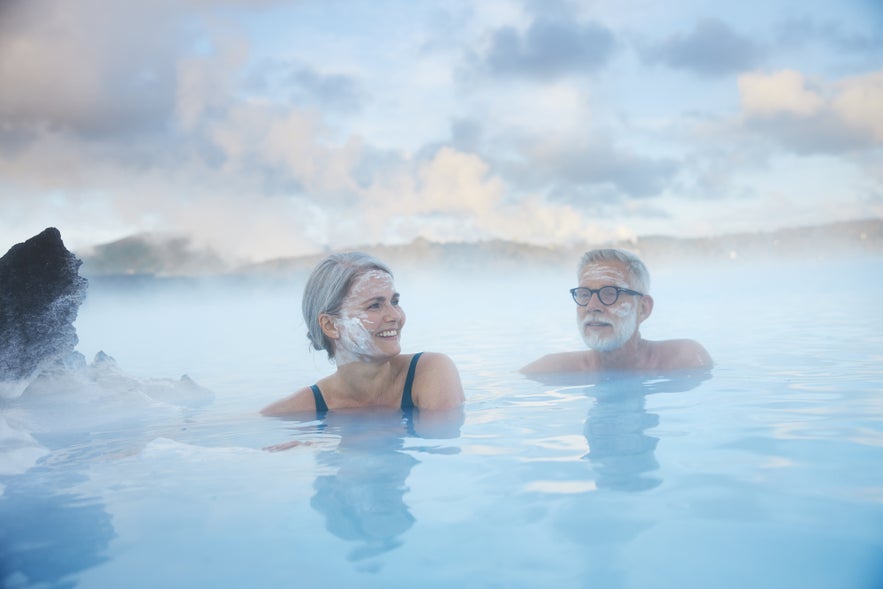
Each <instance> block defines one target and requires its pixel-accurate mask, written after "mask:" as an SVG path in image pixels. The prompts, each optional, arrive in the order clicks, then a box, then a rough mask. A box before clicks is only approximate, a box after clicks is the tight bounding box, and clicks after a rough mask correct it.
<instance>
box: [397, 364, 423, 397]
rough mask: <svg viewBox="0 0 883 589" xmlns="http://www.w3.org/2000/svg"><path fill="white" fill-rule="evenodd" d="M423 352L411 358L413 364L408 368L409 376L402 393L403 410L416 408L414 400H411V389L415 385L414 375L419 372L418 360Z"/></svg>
mask: <svg viewBox="0 0 883 589" xmlns="http://www.w3.org/2000/svg"><path fill="white" fill-rule="evenodd" d="M422 354H423V352H418V353H416V354H414V357H413V358H411V364H410V366H408V376H407V377H406V378H405V390H403V391H402V409H411V408H413V407H414V400H413V399H412V398H411V387H412V386H413V384H414V373H415V372H416V371H417V360H419V359H420V356H421V355H422Z"/></svg>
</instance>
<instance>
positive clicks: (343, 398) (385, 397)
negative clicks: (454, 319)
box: [262, 252, 464, 415]
mask: <svg viewBox="0 0 883 589" xmlns="http://www.w3.org/2000/svg"><path fill="white" fill-rule="evenodd" d="M302 306H303V315H304V321H306V324H307V327H308V332H307V337H308V338H309V340H310V343H311V345H312V347H313V348H314V349H316V350H326V351H327V353H328V357H329V359H332V360H333V361H334V363H335V364H336V365H337V370H336V371H335V373H334V374H332V375H331V376H327V377H325V378H323V379H321V380H320V381H319V382H317V383H316V384H315V385H312V386H309V387H304V388H302V389H301V390H299V391H297V392H296V393H294V394H293V395H291V396H289V397H287V398H285V399H282V400H280V401H277V402H275V403H272V404H271V405H269V406H267V407H265V408H264V409H263V410H262V413H263V414H264V415H287V414H292V413H302V412H307V411H316V412H319V413H322V412H324V411H328V410H331V411H334V410H338V409H356V408H361V407H380V408H382V407H386V408H399V407H400V408H402V409H408V408H411V407H416V408H419V409H449V408H452V407H457V406H459V405H461V404H462V403H463V400H464V396H463V386H462V385H461V383H460V375H459V373H458V372H457V368H456V367H455V366H454V363H453V362H452V361H451V359H450V358H448V357H447V356H445V355H444V354H436V353H432V352H425V353H423V352H421V353H419V354H402V353H401V352H402V350H401V334H402V327H403V326H404V324H405V312H404V311H403V310H402V308H401V307H400V306H399V293H397V292H396V291H395V287H394V285H393V276H392V272H391V271H390V269H389V268H388V267H387V266H386V265H385V264H383V263H382V262H380V261H379V260H377V259H376V258H373V257H372V256H369V255H367V254H363V253H358V252H353V253H343V254H334V255H331V256H329V257H327V258H326V259H324V260H323V261H322V262H320V263H319V265H318V266H316V268H315V269H314V270H313V272H312V274H310V278H309V280H307V284H306V287H305V288H304V298H303V305H302Z"/></svg>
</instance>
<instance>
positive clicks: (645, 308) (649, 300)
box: [638, 295, 653, 323]
mask: <svg viewBox="0 0 883 589" xmlns="http://www.w3.org/2000/svg"><path fill="white" fill-rule="evenodd" d="M652 312H653V297H651V296H650V295H644V296H642V297H640V299H639V301H638V323H641V322H643V321H644V319H646V318H647V317H649V316H650V313H652Z"/></svg>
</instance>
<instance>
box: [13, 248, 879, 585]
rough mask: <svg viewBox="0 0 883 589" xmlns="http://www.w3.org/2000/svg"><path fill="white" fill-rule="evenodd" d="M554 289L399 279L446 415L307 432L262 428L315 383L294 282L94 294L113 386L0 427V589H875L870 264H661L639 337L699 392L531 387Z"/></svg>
mask: <svg viewBox="0 0 883 589" xmlns="http://www.w3.org/2000/svg"><path fill="white" fill-rule="evenodd" d="M651 269H652V268H651ZM555 270H557V269H548V270H547V271H546V272H545V273H543V274H539V273H534V272H525V273H520V274H517V275H516V274H513V273H506V274H500V275H498V276H487V275H484V276H481V277H476V276H464V275H457V274H449V273H445V272H444V271H443V270H437V271H430V270H427V269H424V270H423V271H422V272H421V273H419V274H418V273H416V272H415V273H412V274H410V275H407V273H403V272H400V275H399V276H398V277H397V287H398V288H399V290H400V291H401V293H402V305H403V307H404V308H405V310H406V311H407V312H408V324H407V326H406V328H405V334H404V348H405V350H406V351H411V352H413V351H419V350H433V351H441V352H445V353H448V354H449V355H450V356H452V357H453V358H454V360H455V361H456V362H457V364H458V366H459V368H460V370H461V375H462V379H463V383H464V387H465V390H466V395H467V403H466V405H465V407H464V409H463V411H462V412H458V413H454V414H452V415H436V416H432V415H421V414H419V413H417V414H413V415H403V414H402V413H401V412H379V413H364V412H363V413H359V414H355V415H353V414H333V413H332V414H329V416H328V417H327V418H326V419H324V420H310V419H306V420H300V421H298V420H282V419H270V418H262V417H259V416H258V415H257V414H256V412H257V410H258V409H259V408H260V407H262V406H263V405H265V404H266V403H268V402H270V401H271V400H274V399H276V398H279V397H281V396H282V395H285V394H288V393H289V392H291V391H292V390H293V389H294V388H296V387H300V386H303V385H305V384H310V383H312V382H315V380H317V379H318V378H320V377H321V376H324V375H325V374H327V373H328V372H330V371H331V370H332V367H331V366H330V365H329V364H328V362H327V361H326V360H325V358H324V357H323V356H321V355H319V354H315V353H310V352H309V351H308V350H307V347H306V338H305V337H304V335H303V333H304V328H303V325H302V323H301V321H300V319H299V315H298V313H299V302H300V301H299V298H300V288H301V284H300V283H299V282H298V281H297V280H295V281H293V282H292V283H290V284H279V285H275V286H272V287H271V286H267V285H238V286H236V287H235V288H228V287H227V286H223V287H222V286H220V285H219V284H217V283H214V282H203V283H200V284H196V285H193V284H188V285H183V286H182V285H177V284H166V285H161V286H160V287H158V288H156V289H150V290H138V289H135V290H133V289H128V290H125V291H124V292H117V291H115V290H114V289H112V288H110V287H109V286H108V285H107V284H106V283H100V282H99V281H93V285H92V291H91V292H90V297H89V299H88V300H87V302H86V304H85V305H84V306H83V308H82V309H81V313H80V317H79V319H78V321H77V331H78V334H79V336H80V346H79V350H80V351H81V352H82V353H83V354H84V355H85V356H86V357H87V358H88V359H89V360H91V358H92V356H93V355H94V354H95V353H96V352H98V351H99V350H103V351H105V352H107V353H108V354H110V355H111V356H113V357H114V358H115V359H116V362H117V364H118V366H119V369H120V370H121V371H123V372H124V373H125V375H124V376H121V377H120V378H118V379H117V380H113V379H111V380H110V381H103V382H102V384H101V385H100V386H98V385H95V386H94V387H91V388H90V385H89V384H88V383H86V384H84V383H83V382H78V383H77V385H76V386H73V385H71V386H70V387H67V388H65V387H63V386H62V387H61V388H60V389H59V388H58V387H56V388H55V389H52V388H48V389H45V390H42V391H41V392H40V394H39V395H30V396H29V398H22V399H20V400H18V401H16V402H5V403H4V404H3V405H0V407H2V411H3V415H2V416H3V420H2V421H0V425H2V430H0V442H2V443H0V485H2V492H3V494H2V496H0V559H2V560H0V579H2V580H3V585H4V586H6V587H82V588H92V587H95V588H105V587H107V588H111V587H112V588H116V587H127V588H131V587H138V588H140V587H144V588H148V587H149V588H156V587H387V588H388V587H415V586H417V587H446V588H448V587H452V586H454V587H457V586H459V587H501V588H509V587H516V588H518V587H525V588H527V587H543V588H545V587H580V588H582V587H593V588H597V587H600V588H608V587H609V588H640V589H646V588H683V587H716V588H717V587H720V588H730V587H732V588H737V587H738V588H740V589H741V588H745V587H751V588H783V587H795V588H801V589H805V588H830V589H849V588H855V589H879V588H880V587H883V335H881V334H883V311H881V301H883V278H881V277H883V261H881V260H879V259H855V260H852V259H850V260H839V259H834V258H832V259H830V260H824V261H810V262H801V263H799V264H784V263H775V264H773V263H769V264H761V265H757V264H747V263H740V262H738V261H735V262H732V263H719V264H705V265H693V266H689V267H675V266H663V267H661V268H658V269H657V270H656V271H655V275H654V285H653V289H652V290H653V294H654V295H655V298H656V306H655V310H654V314H653V316H652V317H651V318H650V319H649V320H648V321H647V322H646V323H645V324H644V326H643V329H642V332H643V334H644V336H645V337H648V338H650V339H664V338H667V337H692V338H695V339H697V340H699V341H701V342H702V343H703V344H704V345H705V346H706V348H708V350H709V351H710V353H711V354H712V356H713V357H714V358H715V361H716V366H715V368H714V370H713V371H712V372H711V373H710V374H700V375H670V376H668V377H665V378H611V379H606V380H601V381H597V380H596V381H590V380H582V381H580V380H573V379H569V380H566V379H562V380H558V381H556V382H537V381H533V380H529V379H527V378H525V377H523V376H521V375H520V374H518V373H517V372H516V370H517V368H519V367H520V366H521V365H523V364H525V363H526V362H528V361H530V360H532V359H534V358H536V357H537V356H539V355H541V354H544V353H547V352H552V351H560V350H570V349H579V348H580V347H581V342H580V340H579V338H578V334H577V330H576V327H575V321H574V309H573V303H572V301H571V300H570V298H569V294H568V293H567V288H569V287H571V286H573V284H571V282H572V278H571V276H570V269H569V268H566V269H562V270H561V271H560V272H556V271H555ZM182 374H187V375H189V377H191V378H192V379H193V380H194V381H196V382H197V383H198V384H199V385H201V386H203V387H205V388H206V389H209V390H210V391H211V393H212V395H213V396H212V397H210V398H207V397H206V396H205V395H203V394H197V393H193V394H189V393H182V394H181V396H180V397H178V398H176V397H174V396H171V397H170V396H169V395H167V394H165V393H163V390H164V389H163V388H162V385H163V382H164V381H162V380H158V379H177V378H178V377H180V376H181V375H182ZM273 446H276V447H277V448H278V447H285V448H286V449H285V450H281V451H269V450H267V449H266V448H268V447H273Z"/></svg>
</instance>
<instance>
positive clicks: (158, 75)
mask: <svg viewBox="0 0 883 589" xmlns="http://www.w3.org/2000/svg"><path fill="white" fill-rule="evenodd" d="M0 88H3V92H0V235H2V236H3V238H4V239H3V241H4V242H5V243H6V244H7V247H8V246H9V245H11V244H13V243H15V242H17V241H21V240H23V239H25V238H27V237H29V236H30V235H33V234H35V233H37V232H38V231H40V230H41V229H42V228H44V227H46V226H49V225H53V226H57V227H59V229H61V231H62V234H63V236H65V239H66V242H67V243H68V245H69V247H73V248H79V249H85V248H88V247H89V246H90V245H94V244H98V243H102V242H106V241H109V240H112V239H118V238H121V237H125V236H128V235H131V234H135V233H142V232H161V233H166V234H174V235H185V236H189V237H191V238H193V240H194V243H195V244H198V245H204V246H209V247H212V248H214V249H216V250H218V251H220V252H222V253H224V254H226V255H229V256H231V257H235V258H238V259H266V258H270V257H275V256H283V255H294V254H302V253H310V252H315V251H318V250H320V249H322V248H325V247H332V248H341V247H351V246H358V245H363V244H372V243H378V242H385V243H407V242H409V241H411V240H412V239H414V238H416V237H425V238H427V239H433V240H438V241H451V240H478V239H494V238H498V239H513V240H521V241H527V242H533V243H568V242H574V241H585V240H601V239H606V238H610V237H629V236H640V235H646V234H663V235H673V236H678V235H681V236H698V235H716V234H724V233H732V232H741V231H756V230H771V229H776V228H779V227H791V226H799V225H811V224H818V223H825V222H829V221H834V220H850V219H857V218H865V217H881V216H883V4H881V3H880V2H879V1H878V0H841V1H833V0H831V1H821V0H817V1H815V2H812V1H806V0H804V1H791V0H763V1H761V0H746V1H744V2H739V3H723V4H721V3H717V4H709V3H708V2H705V1H698V0H697V1H692V0H652V1H651V0H594V1H590V0H587V1H581V2H580V1H575V2H566V1H560V2H549V1H545V2H540V1H538V0H534V1H532V0H489V1H483V2H467V1H453V0H449V1H438V2H429V1H427V2H412V1H407V0H400V1H394V0H388V1H380V2H356V1H351V0H324V1H310V0H302V1H300V2H274V1H273V0H263V1H255V2H248V1H245V0H192V1H190V2H180V1H172V0H131V1H129V2H126V3H119V2H114V1H112V0H78V1H77V2H70V1H69V0H7V2H5V3H3V4H2V5H0Z"/></svg>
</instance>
